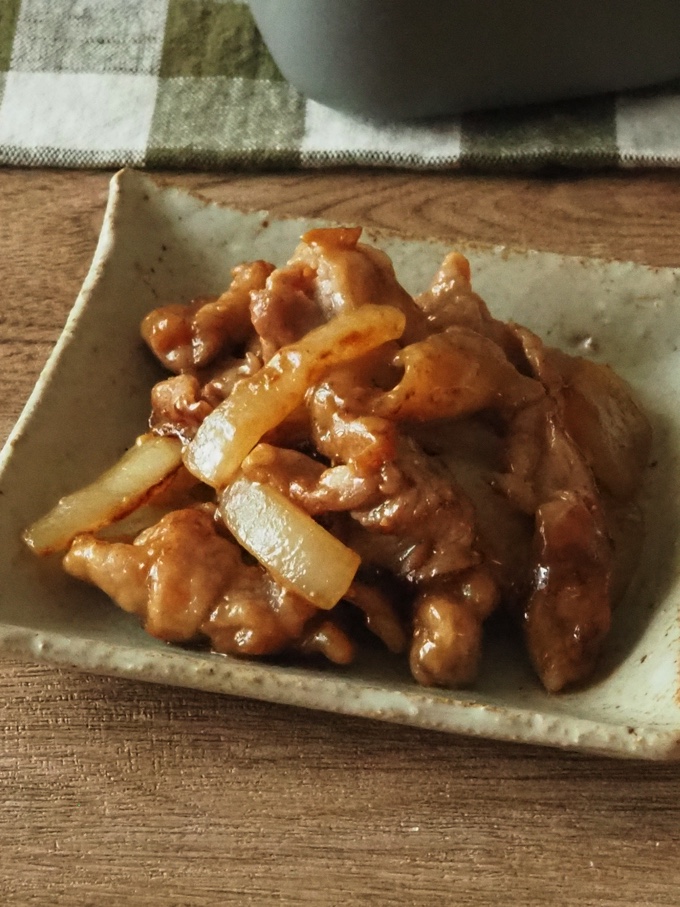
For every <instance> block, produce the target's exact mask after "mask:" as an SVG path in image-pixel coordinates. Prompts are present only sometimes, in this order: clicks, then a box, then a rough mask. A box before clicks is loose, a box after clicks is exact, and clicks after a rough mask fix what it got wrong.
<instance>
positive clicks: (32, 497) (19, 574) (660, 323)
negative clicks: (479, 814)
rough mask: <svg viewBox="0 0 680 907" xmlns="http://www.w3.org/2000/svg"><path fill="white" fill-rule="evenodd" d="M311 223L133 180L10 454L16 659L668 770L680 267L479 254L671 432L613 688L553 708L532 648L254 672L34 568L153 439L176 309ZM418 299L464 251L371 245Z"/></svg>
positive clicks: (651, 500) (5, 575)
mask: <svg viewBox="0 0 680 907" xmlns="http://www.w3.org/2000/svg"><path fill="white" fill-rule="evenodd" d="M309 226H310V223H309V221H304V222H303V221H297V220H274V219H270V218H268V217H265V215H263V214H262V213H254V214H253V213H251V214H243V213H241V212H238V211H234V210H231V209H228V208H222V207H218V206H216V205H213V204H207V203H206V202H204V201H202V200H201V199H198V198H195V197H191V196H189V195H188V194H184V193H182V192H179V191H176V190H165V189H160V188H158V187H156V186H155V185H154V183H153V182H152V181H151V180H149V179H148V178H147V177H145V176H142V175H140V174H138V173H135V172H131V171H124V172H122V173H120V174H118V175H117V176H115V177H114V179H113V181H112V186H111V195H110V199H109V204H108V208H107V211H106V217H105V221H104V226H103V229H102V233H101V237H100V240H99V244H98V246H97V250H96V253H95V256H94V261H93V263H92V267H91V270H90V273H89V274H88V277H87V279H86V281H85V284H84V286H83V289H82V291H81V293H80V295H79V297H78V299H77V301H76V303H75V306H74V308H73V311H72V313H71V315H70V317H69V319H68V322H67V324H66V327H65V329H64V332H63V334H62V337H61V339H60V341H59V343H58V345H57V347H56V348H55V350H54V353H53V355H52V357H51V358H50V360H49V362H48V364H47V366H46V368H45V370H44V372H43V374H42V376H41V377H40V380H39V381H38V384H37V386H36V388H35V390H34V392H33V394H32V396H31V398H30V400H29V402H28V404H27V406H26V408H25V410H24V413H23V415H22V416H21V418H20V420H19V422H18V424H17V426H16V428H15V430H14V431H13V433H12V435H11V437H10V439H9V441H8V442H7V445H6V447H5V449H4V451H3V453H2V459H1V461H0V470H1V472H0V494H1V496H2V497H1V500H2V502H3V503H2V521H1V523H0V533H1V535H0V543H1V545H2V551H3V552H4V557H3V561H2V564H1V565H0V652H3V653H5V654H6V655H7V656H12V657H20V658H25V659H29V660H41V661H45V662H50V663H52V664H59V665H68V666H72V667H73V668H77V669H80V670H83V671H92V672H99V673H104V674H111V675H118V676H124V677H132V678H138V679H141V680H146V681H153V682H156V683H167V684H176V685H180V686H187V687H196V688H199V689H204V690H211V691H214V692H219V693H227V694H236V695H241V696H251V697H255V698H259V699H266V700H271V701H274V702H280V703H289V704H292V705H297V706H304V707H307V708H312V709H319V710H324V711H333V712H343V713H346V714H351V715H361V716H365V717H367V718H373V719H381V720H386V721H396V722H402V723H405V724H412V725H417V726H419V727H426V728H435V729H437V730H441V731H449V732H454V733H462V734H473V735H478V736H483V737H490V738H496V739H502V740H508V741H524V742H529V743H538V744H545V745H549V746H559V747H567V748H571V749H579V750H584V751H587V752H595V753H608V754H611V755H615V756H628V757H639V758H649V759H676V758H678V757H680V704H679V697H680V690H679V683H680V680H679V677H680V673H679V668H678V664H679V659H680V621H679V606H680V579H679V569H678V568H679V562H678V546H677V536H678V506H679V504H678V502H679V491H680V468H679V467H678V450H679V449H680V415H678V413H679V410H678V403H677V401H678V397H679V394H678V391H679V389H680V353H678V344H679V343H680V292H679V291H680V271H677V270H674V269H651V268H645V267H640V266H637V265H634V264H630V263H621V262H613V263H612V262H609V263H607V262H601V261H592V260H583V259H573V258H564V257H561V256H557V255H552V254H543V253H536V252H516V251H508V250H504V249H501V248H493V249H491V248H479V247H471V248H464V247H463V248H462V249H461V251H464V252H465V253H466V254H468V255H469V257H470V259H471V263H472V267H473V273H474V281H475V286H476V289H477V290H478V291H479V292H480V293H481V294H482V295H483V296H484V297H485V298H486V300H487V302H488V303H489V305H490V307H491V309H492V311H493V312H494V314H496V315H498V316H499V317H502V318H509V317H512V318H513V319H515V320H517V321H520V322H523V323H525V324H527V325H528V326H529V327H531V328H532V329H534V330H536V331H538V332H539V333H540V334H542V335H543V336H545V337H547V338H549V340H550V341H551V342H552V343H554V344H556V345H559V346H562V347H564V348H566V349H568V350H572V351H573V350H580V351H581V352H582V353H583V354H585V355H593V356H595V357H596V358H599V359H602V360H605V361H609V362H610V363H612V364H613V365H614V366H615V367H616V368H617V369H618V370H619V371H620V372H621V373H622V374H623V375H624V376H625V377H627V378H628V380H629V381H631V382H632V384H633V385H634V386H635V388H636V389H637V391H638V394H639V396H640V397H641V399H642V401H643V403H644V405H645V406H646V408H647V411H648V413H649V414H650V417H651V419H652V421H653V425H654V431H655V449H654V453H653V461H652V462H653V466H652V467H650V469H649V470H648V475H647V479H646V486H645V502H646V509H647V523H648V532H647V535H646V540H645V548H644V554H643V559H642V565H641V568H640V571H639V573H638V576H637V578H636V580H635V581H634V583H633V586H632V588H631V589H630V591H629V593H628V595H627V598H626V600H625V601H624V602H623V603H622V604H621V605H620V606H619V608H618V609H617V611H616V614H615V620H614V629H613V632H612V635H611V638H610V640H609V643H608V645H607V648H606V651H605V653H604V657H603V659H602V662H601V665H600V668H599V671H598V674H597V677H596V678H595V680H594V682H593V683H592V684H591V685H590V686H589V687H588V688H587V689H586V690H583V691H579V692H572V693H567V694H563V695H560V696H548V695H547V694H546V693H545V692H543V690H542V689H541V688H540V686H539V685H538V683H537V682H536V680H535V678H534V676H533V674H532V672H531V670H530V668H529V666H528V663H527V660H526V657H525V656H524V655H523V653H522V652H521V651H519V650H518V648H517V647H516V645H514V644H512V645H511V644H510V643H509V642H508V641H504V640H502V639H491V640H490V642H489V644H488V646H487V649H486V652H485V655H484V660H483V664H482V668H481V673H480V678H479V682H478V684H477V686H476V689H475V690H473V691H465V692H458V691H444V690H430V689H423V688H420V687H418V686H416V685H415V684H414V683H413V682H412V680H411V679H410V677H409V675H408V671H407V669H406V667H405V665H404V664H403V662H402V661H401V660H398V659H395V658H394V657H392V656H387V655H382V654H380V653H379V652H377V650H376V652H371V653H369V655H367V656H365V657H363V658H362V660H360V661H359V662H358V663H357V664H355V665H353V666H351V667H350V668H344V669H339V668H338V669H336V668H328V669H321V668H312V667H305V666H300V665H289V664H271V663H266V664H263V663H258V662H248V661H241V660H237V659H233V658H229V657H225V656H219V655H211V654H209V653H207V652H199V651H191V650H187V649H183V648H173V647H170V646H167V645H165V644H163V643H161V642H158V641H157V640H154V639H152V638H151V637H149V636H147V635H146V634H145V633H144V632H143V631H142V629H141V628H140V627H139V625H138V623H137V621H136V620H135V619H134V618H132V617H130V616H129V615H127V614H125V613H124V612H122V611H120V610H119V609H118V608H116V607H115V606H114V605H112V604H111V603H110V602H109V601H108V600H107V599H106V598H105V597H104V596H103V595H102V594H101V593H99V592H98V591H97V590H95V589H93V588H90V587H87V586H85V585H82V584H79V583H77V582H76V581H74V580H71V579H70V578H68V577H66V576H65V575H63V574H62V573H61V571H60V569H59V566H58V564H56V563H54V562H46V561H45V562H42V561H39V560H37V559H36V558H34V557H33V556H32V555H31V554H30V553H29V552H28V551H27V550H25V548H24V546H23V545H22V543H21V542H20V538H19V536H20V532H21V530H22V529H23V528H24V527H25V526H26V525H27V524H29V523H30V522H31V521H32V520H33V519H35V518H36V517H37V516H38V515H39V514H41V513H43V512H44V511H45V510H47V509H48V508H49V507H50V506H52V505H53V504H54V502H55V501H56V500H57V499H58V498H59V497H60V496H62V495H63V494H65V493H67V492H69V491H71V490H73V489H74V488H76V487H79V486H81V485H83V484H84V483H85V482H87V481H90V480H91V479H93V478H94V477H95V476H96V475H97V474H98V473H100V472H101V471H102V470H103V469H104V468H105V467H106V466H108V465H109V464H110V463H111V462H113V461H114V460H115V459H117V458H118V457H119V456H120V455H121V453H122V452H123V451H124V450H125V449H126V447H127V446H129V444H130V443H131V441H132V440H133V439H134V437H135V436H136V435H137V434H139V433H140V432H142V431H143V430H144V427H145V425H146V419H147V415H148V407H149V402H148V400H149V389H150V387H151V385H152V383H153V382H154V381H155V380H157V377H158V372H157V371H156V369H155V367H154V365H153V364H152V363H151V361H150V357H149V356H148V354H147V353H146V351H145V350H144V349H143V346H142V343H141V341H140V339H139V331H138V326H139V322H140V319H141V318H142V316H143V315H144V313H146V312H147V311H148V310H149V309H150V308H152V307H153V306H155V305H157V304H159V303H160V302H161V301H170V300H178V301H181V300H188V299H189V298H191V297H193V296H197V295H200V294H202V293H216V292H219V291H220V290H221V289H222V288H223V287H224V286H225V284H226V283H227V281H228V275H229V270H230V268H231V267H232V266H233V265H234V264H236V263H237V262H239V261H242V260H244V259H253V258H265V259H270V260H273V261H274V262H276V263H282V262H283V261H285V260H286V259H287V258H288V256H289V255H290V253H291V251H292V249H293V248H294V246H295V244H296V241H297V238H298V237H299V235H300V233H301V232H303V231H304V230H305V229H307V228H308V227H309ZM370 239H371V240H374V241H377V242H378V243H379V244H380V245H382V246H383V247H384V248H385V249H386V250H387V251H388V252H389V254H390V255H391V256H392V258H393V260H394V263H395V267H396V270H397V274H398V275H399V276H400V278H401V279H402V281H403V282H404V284H405V285H406V286H407V288H408V289H409V290H410V291H412V292H414V291H417V290H418V289H420V288H423V287H424V286H425V285H426V284H427V283H428V280H429V278H430V276H431V275H432V273H433V272H434V271H435V269H436V266H437V265H438V263H439V262H440V260H441V258H442V257H443V255H444V254H445V252H446V251H448V249H447V248H446V247H445V246H444V245H443V244H441V243H438V242H431V241H421V240H411V239H405V238H399V237H394V236H389V237H388V236H382V237H381V236H378V237H376V236H374V235H371V236H370Z"/></svg>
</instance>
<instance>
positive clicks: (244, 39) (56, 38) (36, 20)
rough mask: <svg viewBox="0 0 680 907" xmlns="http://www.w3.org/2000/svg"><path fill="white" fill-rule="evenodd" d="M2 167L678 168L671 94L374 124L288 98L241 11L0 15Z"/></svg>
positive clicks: (115, 6)
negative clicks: (425, 120)
mask: <svg viewBox="0 0 680 907" xmlns="http://www.w3.org/2000/svg"><path fill="white" fill-rule="evenodd" d="M282 2H285V0H282ZM0 164H13V165H23V166H54V167H120V166H123V165H128V164H129V165H134V166H138V167H139V166H146V167H158V168H160V167H184V168H204V169H219V168H226V167H249V168H255V167H261V168H272V167H322V166H324V167H327V166H336V165H343V166H344V165H351V164H358V165H364V166H365V165H372V166H392V167H409V168H420V169H447V168H456V167H467V168H477V169H484V170H487V171H489V170H494V169H507V168H510V167H514V168H521V169H536V168H539V167H545V166H547V165H555V164H561V165H570V166H575V167H590V168H596V167H611V166H622V167H658V166H669V167H676V166H680V83H678V84H674V85H666V86H664V87H663V88H661V89H657V90H647V91H644V92H635V93H631V94H628V95H625V96H623V95H622V96H618V97H616V96H608V97H601V98H597V99H591V100H585V101H578V102H568V103H560V104H553V105H545V106H542V107H535V108H525V109H523V110H513V111H506V112H493V113H483V114H474V115H465V116H462V117H455V118H454V117H452V118H450V119H448V120H441V121H437V122H430V123H418V124H394V125H384V124H382V125H378V124H375V123H369V122H366V121H363V120H360V119H358V118H355V117H350V116H348V115H346V114H342V113H338V112H336V111H333V110H330V109H329V108H327V107H324V106H322V105H320V104H317V103H315V102H313V101H307V100H305V99H304V98H303V97H301V96H300V94H298V93H297V92H296V91H295V90H294V89H293V88H292V87H291V86H290V85H289V84H288V83H287V82H286V81H285V80H284V79H283V78H282V76H281V74H280V73H279V72H278V70H277V68H276V66H275V64H274V63H273V61H272V59H271V57H270V56H269V53H268V52H267V50H266V48H265V47H264V45H263V43H262V40H261V38H260V36H259V33H258V31H257V29H256V28H255V25H254V23H253V20H252V18H251V15H250V10H249V8H248V6H247V3H245V2H243V0H241V2H237V0H0Z"/></svg>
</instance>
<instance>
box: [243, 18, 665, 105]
mask: <svg viewBox="0 0 680 907" xmlns="http://www.w3.org/2000/svg"><path fill="white" fill-rule="evenodd" d="M250 5H251V8H252V11H253V14H254V16H255V19H256V21H257V23H258V26H259V28H260V30H261V32H262V35H263V37H264V40H265V41H266V43H267V45H268V46H269V49H270V51H271V53H272V55H273V57H274V59H275V60H276V62H277V63H278V65H279V67H280V68H281V70H282V72H283V74H284V75H285V76H286V78H287V79H288V80H289V81H290V82H292V84H293V85H295V86H296V87H297V88H299V89H300V91H302V92H303V94H305V95H308V96H309V97H311V98H314V99H315V100H318V101H321V102H322V103H324V104H328V105H329V106H331V107H338V108H342V109H345V110H349V111H354V112H357V113H362V114H368V115H371V116H377V117H383V118H395V117H397V118H403V117H422V116H433V115H438V114H445V113H455V112H460V111H463V110H471V109H476V108H485V107H496V106H506V105H510V104H523V103H529V102H537V101H547V100H553V99H556V98H566V97H575V96H579V95H589V94H594V93H597V92H604V91H618V90H620V89H624V88H632V87H636V86H641V85H648V84H651V83H654V82H659V81H663V80H667V79H671V78H674V77H677V76H679V75H680V0H250Z"/></svg>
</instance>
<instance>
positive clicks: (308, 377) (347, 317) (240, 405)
mask: <svg viewBox="0 0 680 907" xmlns="http://www.w3.org/2000/svg"><path fill="white" fill-rule="evenodd" d="M404 324H405V318H404V315H403V313H402V312H400V311H399V310H398V309H395V308H394V307H392V306H379V305H365V306H361V308H358V309H354V310H353V311H351V312H347V313H345V314H342V315H338V316H337V318H334V319H332V320H331V321H329V322H327V323H326V324H323V325H321V327H318V328H315V329H314V330H313V331H310V332H309V333H308V334H306V335H305V336H304V337H303V338H302V339H301V340H299V341H298V342H297V343H294V344H290V345H289V346H284V347H282V348H281V349H280V350H279V351H278V353H276V355H274V356H273V357H272V358H271V359H270V360H269V362H268V363H267V365H265V366H264V368H262V369H260V371H259V372H257V373H256V374H255V375H253V376H252V378H249V379H247V380H244V381H242V382H240V383H239V384H237V385H236V387H235V388H234V391H233V392H232V394H231V395H230V396H229V397H228V398H227V399H226V400H225V401H224V402H223V403H221V404H220V405H219V406H218V407H217V408H216V409H215V410H213V412H212V413H211V414H210V415H209V416H208V417H207V418H206V419H204V421H203V423H202V424H201V426H200V428H199V429H198V432H197V433H196V436H195V438H194V439H193V441H192V442H191V443H190V444H189V445H188V446H187V448H186V449H185V452H184V463H185V465H186V467H187V469H188V470H189V471H190V472H192V473H193V474H194V475H195V476H197V477H198V478H199V479H201V480H202V481H203V482H206V483H207V484H208V485H212V486H213V487H215V488H223V487H224V486H225V485H227V484H228V483H229V482H230V481H231V480H232V479H233V477H234V476H235V475H236V472H237V471H238V469H239V467H240V465H241V463H242V461H243V460H244V458H245V457H246V456H247V455H248V454H249V453H250V451H251V450H252V449H253V447H255V445H256V444H257V442H258V441H259V440H260V439H261V438H262V436H263V435H265V434H266V433H267V432H268V431H271V429H273V428H275V427H276V426H277V425H279V423H281V422H283V420H284V419H285V418H286V417H287V416H289V415H290V414H291V413H292V412H293V411H294V410H295V409H297V407H298V406H300V404H301V403H302V402H303V400H304V397H305V394H306V392H307V389H308V388H309V387H310V386H312V385H314V384H316V383H318V382H319V381H320V380H321V378H322V377H323V376H324V375H325V374H326V373H327V372H328V371H329V370H330V369H331V368H333V367H334V366H336V365H340V364H341V363H343V362H348V361H350V360H352V359H356V358H358V357H359V356H363V355H364V354H365V353H368V352H370V351H371V350H373V349H375V348H376V347H378V346H381V345H382V344H383V343H387V342H389V341H390V340H396V338H397V337H400V336H401V334H402V332H403V330H404Z"/></svg>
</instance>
